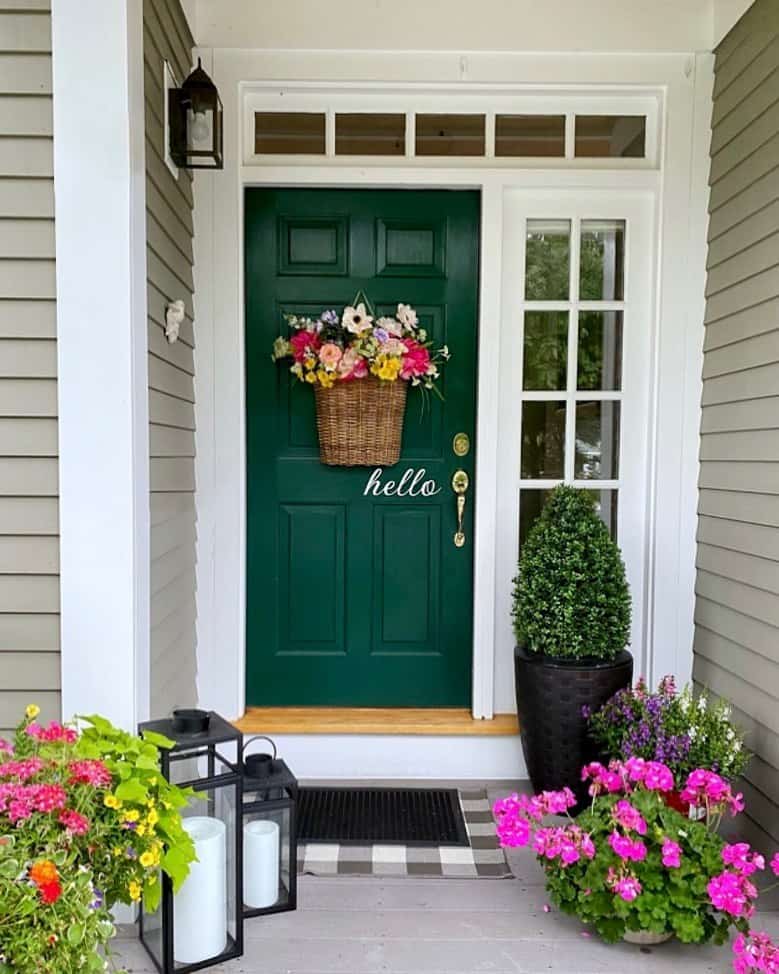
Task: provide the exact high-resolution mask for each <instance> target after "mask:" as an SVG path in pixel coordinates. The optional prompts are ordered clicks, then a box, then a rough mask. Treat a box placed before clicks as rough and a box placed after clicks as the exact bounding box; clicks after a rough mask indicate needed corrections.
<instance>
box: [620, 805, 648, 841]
mask: <svg viewBox="0 0 779 974" xmlns="http://www.w3.org/2000/svg"><path fill="white" fill-rule="evenodd" d="M612 815H613V816H614V819H615V820H616V822H617V823H618V824H619V825H621V826H622V828H623V829H625V830H626V831H628V832H638V834H639V835H646V822H645V821H644V819H643V818H642V816H641V813H640V812H639V811H638V809H637V808H634V807H633V806H632V805H631V804H630V802H629V801H627V799H625V798H623V799H621V800H620V801H618V802H617V804H616V805H615V806H614V810H613V812H612Z"/></svg>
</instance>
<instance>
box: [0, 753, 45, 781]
mask: <svg viewBox="0 0 779 974" xmlns="http://www.w3.org/2000/svg"><path fill="white" fill-rule="evenodd" d="M43 767H44V762H43V761H42V760H41V759H40V758H25V759H24V760H23V761H6V762H5V764H0V778H15V779H16V780H17V781H27V780H28V779H29V778H34V777H35V775H36V774H38V773H39V772H40V771H42V770H43Z"/></svg>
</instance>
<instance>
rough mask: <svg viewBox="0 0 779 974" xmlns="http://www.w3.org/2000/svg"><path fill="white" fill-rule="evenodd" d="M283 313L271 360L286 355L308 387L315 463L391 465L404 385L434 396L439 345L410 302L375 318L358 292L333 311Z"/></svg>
mask: <svg viewBox="0 0 779 974" xmlns="http://www.w3.org/2000/svg"><path fill="white" fill-rule="evenodd" d="M285 318H286V321H287V324H288V325H289V327H290V328H291V329H292V332H293V334H292V335H291V336H290V337H289V338H285V337H284V336H279V337H278V338H277V339H276V341H275V342H274V343H273V360H274V362H277V361H280V360H284V359H292V365H291V366H290V372H291V373H292V374H293V375H294V376H295V377H296V378H297V379H299V380H300V381H301V382H305V383H306V384H307V385H311V386H313V389H314V397H315V401H316V422H317V431H318V433H319V453H320V458H321V460H322V463H325V464H328V465H329V466H337V467H349V466H369V467H375V466H391V465H392V464H393V463H397V461H398V458H399V457H400V444H401V438H402V435H403V418H404V415H405V411H406V391H407V389H408V386H409V384H411V385H412V386H415V387H418V388H419V389H420V391H421V392H422V393H429V392H432V393H435V394H436V395H438V396H439V397H440V396H441V393H440V391H439V389H438V388H437V386H436V384H435V383H436V380H437V379H438V378H439V375H440V373H439V365H440V363H441V362H443V361H446V360H447V359H448V358H449V350H448V349H447V347H446V346H443V348H439V349H435V350H434V349H433V348H432V343H431V342H429V341H428V340H427V334H426V332H425V331H424V329H422V328H420V327H419V320H418V318H417V313H416V311H415V310H414V309H413V308H412V307H411V305H408V304H399V305H398V307H397V312H396V313H395V315H394V317H389V316H383V317H377V316H376V313H375V311H374V309H373V308H372V307H371V304H370V302H369V301H368V299H367V298H366V297H365V295H364V294H363V292H359V293H358V294H357V295H356V297H355V299H354V301H353V302H352V304H351V305H348V306H347V307H345V308H344V310H343V312H342V313H341V314H340V315H339V314H338V312H337V311H335V310H334V309H329V310H326V311H323V312H322V313H321V314H320V315H319V317H318V318H316V319H312V318H306V317H299V316H298V315H286V316H285Z"/></svg>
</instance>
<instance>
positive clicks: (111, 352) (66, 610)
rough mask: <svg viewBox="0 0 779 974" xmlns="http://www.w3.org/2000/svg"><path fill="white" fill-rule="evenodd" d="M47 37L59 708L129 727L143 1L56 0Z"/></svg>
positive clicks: (139, 439)
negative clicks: (53, 263) (57, 481)
mask: <svg viewBox="0 0 779 974" xmlns="http://www.w3.org/2000/svg"><path fill="white" fill-rule="evenodd" d="M52 39H53V80H54V90H55V91H56V97H55V99H54V179H55V198H56V202H55V233H56V256H57V263H56V280H57V356H58V407H59V479H60V497H59V509H60V590H61V654H62V655H61V665H62V710H63V716H64V717H65V718H69V717H71V716H72V715H73V714H74V713H82V714H83V713H92V712H100V713H102V714H105V715H106V716H107V717H109V718H110V719H112V720H114V721H115V722H116V723H118V724H120V725H121V726H123V727H125V728H128V729H131V728H133V727H134V726H135V724H136V723H137V721H138V720H140V719H144V718H145V717H146V716H147V715H148V708H149V571H150V567H149V430H148V378H147V376H148V372H147V338H146V217H145V181H146V167H145V154H144V138H145V123H144V102H143V9H142V2H141V0H128V2H127V3H106V2H105V0H81V2H80V3H79V4H78V12H77V13H76V11H75V10H74V6H73V4H72V3H71V2H68V0H54V2H53V4H52ZM106 324H107V325H108V327H106Z"/></svg>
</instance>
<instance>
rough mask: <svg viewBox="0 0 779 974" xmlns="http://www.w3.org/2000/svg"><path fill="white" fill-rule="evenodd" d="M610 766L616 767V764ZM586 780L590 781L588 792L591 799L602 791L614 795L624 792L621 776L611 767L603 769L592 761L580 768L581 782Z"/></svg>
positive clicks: (599, 764) (623, 782)
mask: <svg viewBox="0 0 779 974" xmlns="http://www.w3.org/2000/svg"><path fill="white" fill-rule="evenodd" d="M612 764H614V765H615V766H616V765H617V764H618V763H617V762H612ZM620 767H621V766H620ZM587 780H592V784H591V785H590V787H589V789H588V791H589V794H590V796H591V797H593V798H595V797H596V796H597V795H599V794H600V793H601V792H603V791H607V792H610V793H612V794H614V793H618V792H620V791H625V790H626V789H625V780H624V778H623V777H622V775H621V774H620V773H619V772H618V771H616V770H613V769H612V767H611V766H609V767H608V768H606V767H604V766H603V765H602V764H601V763H600V762H599V761H592V762H591V763H590V764H586V765H585V766H584V767H583V768H582V781H587Z"/></svg>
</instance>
